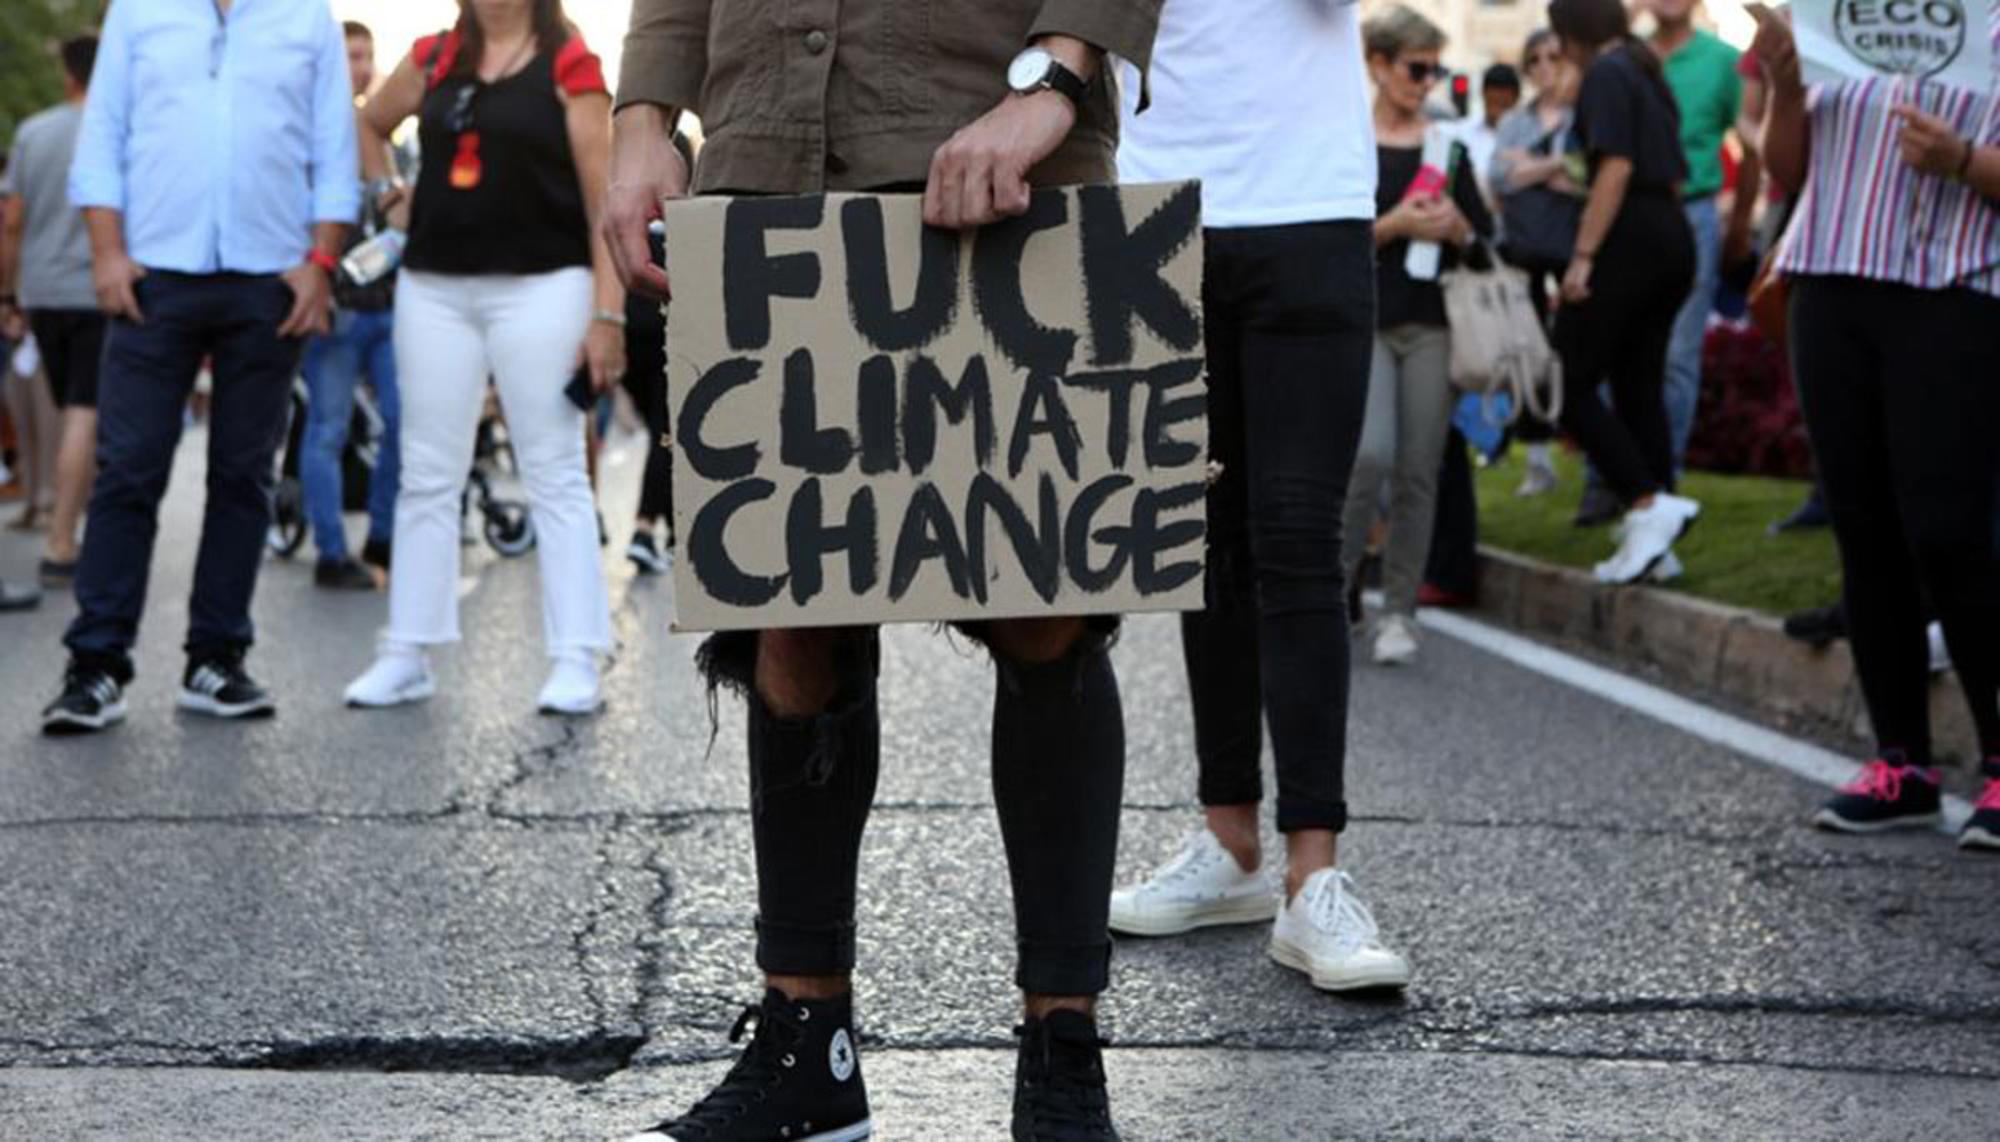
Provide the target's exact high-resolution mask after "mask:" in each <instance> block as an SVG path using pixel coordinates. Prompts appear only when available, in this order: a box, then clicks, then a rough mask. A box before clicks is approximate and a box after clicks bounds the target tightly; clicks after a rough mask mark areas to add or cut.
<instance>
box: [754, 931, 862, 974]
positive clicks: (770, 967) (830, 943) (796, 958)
mask: <svg viewBox="0 0 2000 1142" xmlns="http://www.w3.org/2000/svg"><path fill="white" fill-rule="evenodd" d="M757 966H758V967H759V968H760V969H762V970H763V971H764V972H765V973H766V974H768V975H845V974H846V973H848V972H851V971H853V970H854V925H853V923H851V922H849V923H844V924H830V925H814V924H773V923H769V922H767V921H765V920H764V919H762V918H761V917H760V918H759V919H758V920H757Z"/></svg>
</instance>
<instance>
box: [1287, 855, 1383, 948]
mask: <svg viewBox="0 0 2000 1142" xmlns="http://www.w3.org/2000/svg"><path fill="white" fill-rule="evenodd" d="M1305 904H1306V918H1307V919H1308V920H1310V921H1311V922H1312V926H1313V927H1314V928H1316V929H1318V930H1319V931H1321V932H1324V933H1326V934H1327V935H1328V936H1330V937H1332V939H1333V942H1334V944H1335V946H1336V947H1337V948H1338V949H1339V950H1341V951H1342V952H1347V951H1352V950H1354V949H1355V948H1361V947H1366V946H1367V945H1369V944H1371V943H1374V942H1375V940H1376V937H1377V936H1378V935H1379V934H1380V932H1381V929H1379V928H1377V927H1376V926H1375V914H1374V913H1373V912H1370V911H1369V910H1368V905H1367V904H1365V903H1363V902H1362V900H1361V898H1360V897H1359V896H1356V895H1355V893H1354V880H1353V878H1352V877H1350V876H1348V875H1347V873H1346V872H1344V871H1343V872H1336V873H1334V874H1333V875H1332V876H1329V877H1323V878H1321V880H1320V881H1319V882H1318V883H1317V884H1315V885H1313V888H1312V891H1311V892H1310V893H1309V894H1308V895H1307V896H1306V901H1305Z"/></svg>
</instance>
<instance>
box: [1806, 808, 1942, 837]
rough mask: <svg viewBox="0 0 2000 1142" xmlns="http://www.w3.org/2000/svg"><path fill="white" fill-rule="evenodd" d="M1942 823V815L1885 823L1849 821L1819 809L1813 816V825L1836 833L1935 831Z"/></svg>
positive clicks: (1935, 814) (1901, 818) (1925, 814)
mask: <svg viewBox="0 0 2000 1142" xmlns="http://www.w3.org/2000/svg"><path fill="white" fill-rule="evenodd" d="M1943 823H1944V814H1943V813H1924V814H1921V815H1919V816H1915V817H1895V818H1892V819H1890V820H1887V821H1850V820H1848V819H1847V818H1845V817H1842V816H1841V815H1840V814H1838V813H1835V812H1834V811H1833V810H1831V809H1821V810H1820V811H1819V812H1817V813H1815V814H1813V824H1815V825H1818V826H1819V827H1820V828H1822V829H1831V830H1833V831H1834V832H1836V833H1854V834H1857V835H1866V834H1868V833H1892V832H1895V831H1896V830H1897V829H1935V828H1937V827H1938V826H1939V825H1942V824H1943Z"/></svg>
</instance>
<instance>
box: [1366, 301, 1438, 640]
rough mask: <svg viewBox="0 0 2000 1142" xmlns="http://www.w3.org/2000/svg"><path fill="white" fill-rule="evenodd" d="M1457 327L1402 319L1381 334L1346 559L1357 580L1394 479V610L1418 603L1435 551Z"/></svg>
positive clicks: (1386, 590) (1390, 575)
mask: <svg viewBox="0 0 2000 1142" xmlns="http://www.w3.org/2000/svg"><path fill="white" fill-rule="evenodd" d="M1454 395H1455V394H1454V393H1453V391H1452V387H1451V331H1450V330H1448V329H1445V328H1443V327H1441V326H1435V325H1398V326H1395V327H1394V328H1391V329H1383V330H1379V331H1377V332H1376V334H1375V356H1374V361H1373V363H1372V364H1371V365H1370V366H1369V370H1368V415H1367V417H1366V419H1364V420H1363V421H1362V427H1361V450H1360V452H1359V453H1358V454H1357V455H1356V456H1355V458H1354V479H1353V481H1352V482H1351V483H1349V484H1348V486H1347V515H1346V521H1345V525H1344V529H1343V534H1345V535H1346V536H1347V537H1348V542H1347V547H1346V551H1345V552H1344V553H1343V554H1342V559H1343V560H1345V562H1346V567H1347V575H1348V578H1349V580H1350V581H1352V579H1353V577H1354V574H1355V570H1356V568H1357V567H1358V566H1359V565H1360V563H1361V553H1362V552H1363V551H1364V550H1365V549H1366V548H1367V538H1368V528H1369V526H1370V525H1371V524H1372V523H1374V521H1375V514H1376V509H1377V506H1378V505H1379V504H1380V502H1381V490H1382V481H1383V480H1384V479H1387V480H1388V481H1389V545H1388V548H1387V549H1386V550H1385V551H1384V552H1383V555H1382V594H1383V597H1384V600H1385V610H1386V611H1387V612H1388V613H1390V614H1403V615H1407V614H1412V613H1414V612H1415V611H1416V609H1417V587H1418V585H1419V584H1420V583H1422V582H1423V577H1424V561H1425V560H1427V559H1428V558H1429V557H1430V550H1431V518H1432V517H1433V516H1434V515H1436V514H1437V479H1438V466H1439V464H1440V463H1441V462H1442V461H1443V460H1444V445H1445V437H1446V435H1447V434H1448V433H1449V431H1450V429H1451V409H1452V405H1453V403H1454V401H1453V397H1454Z"/></svg>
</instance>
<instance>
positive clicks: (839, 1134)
mask: <svg viewBox="0 0 2000 1142" xmlns="http://www.w3.org/2000/svg"><path fill="white" fill-rule="evenodd" d="M874 1134H875V1124H874V1120H873V1119H868V1118H864V1119H862V1120H861V1121H859V1122H857V1123H854V1124H853V1125H852V1126H843V1127H841V1128H840V1129H838V1130H822V1131H820V1132H819V1133H818V1134H808V1135H805V1136H804V1137H802V1138H800V1139H799V1140H798V1142H861V1140H862V1139H864V1138H871V1137H873V1136H874ZM625 1142H674V1136H673V1135H671V1134H662V1133H660V1132H659V1131H657V1130H648V1131H647V1132H645V1133H644V1134H634V1135H632V1136H631V1137H630V1138H627V1139H625Z"/></svg>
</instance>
